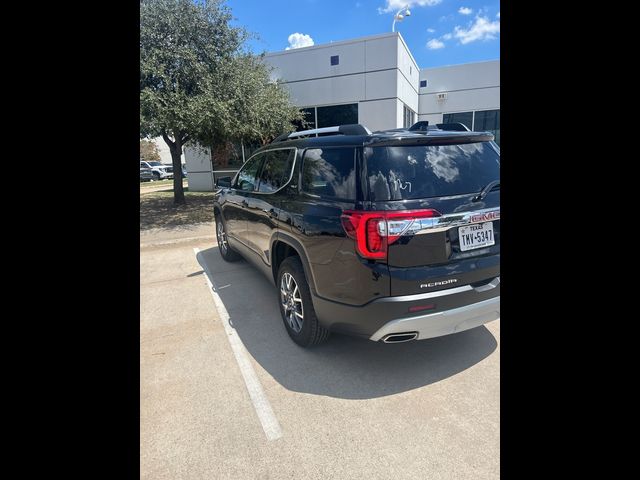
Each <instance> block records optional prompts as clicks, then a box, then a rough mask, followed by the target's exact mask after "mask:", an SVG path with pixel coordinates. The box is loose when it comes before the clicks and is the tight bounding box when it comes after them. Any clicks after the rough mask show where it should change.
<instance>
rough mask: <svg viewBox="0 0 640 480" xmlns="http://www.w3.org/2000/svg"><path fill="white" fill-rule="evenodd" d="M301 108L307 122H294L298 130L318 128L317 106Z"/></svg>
mask: <svg viewBox="0 0 640 480" xmlns="http://www.w3.org/2000/svg"><path fill="white" fill-rule="evenodd" d="M300 110H301V111H302V115H303V117H304V121H305V122H306V124H305V125H303V124H302V122H300V121H296V122H294V125H295V127H296V132H299V131H300V130H312V129H314V128H316V108H315V107H310V108H301V109H300Z"/></svg>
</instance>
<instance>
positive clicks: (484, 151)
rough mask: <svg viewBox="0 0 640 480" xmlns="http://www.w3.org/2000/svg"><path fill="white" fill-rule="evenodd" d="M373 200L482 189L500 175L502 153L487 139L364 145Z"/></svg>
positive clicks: (420, 196) (471, 191) (400, 198)
mask: <svg viewBox="0 0 640 480" xmlns="http://www.w3.org/2000/svg"><path fill="white" fill-rule="evenodd" d="M365 158H366V162H367V171H368V175H369V190H370V195H371V200H372V201H376V200H378V201H381V200H402V199H408V198H428V197H441V196H447V195H459V194H463V193H473V192H479V191H480V190H482V188H483V187H484V186H485V185H487V184H488V183H489V182H491V181H493V180H499V179H500V156H499V155H498V153H497V152H496V151H495V150H494V149H493V148H492V147H491V145H489V144H488V143H467V144H463V145H433V146H415V147H413V146H412V147H408V146H407V147H373V148H372V147H369V148H365Z"/></svg>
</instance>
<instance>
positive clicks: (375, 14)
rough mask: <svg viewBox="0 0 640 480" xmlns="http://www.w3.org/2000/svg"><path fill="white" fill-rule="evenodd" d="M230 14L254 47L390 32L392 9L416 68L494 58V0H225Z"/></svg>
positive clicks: (262, 48)
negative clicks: (403, 12) (405, 12)
mask: <svg viewBox="0 0 640 480" xmlns="http://www.w3.org/2000/svg"><path fill="white" fill-rule="evenodd" d="M227 5H228V6H229V7H230V8H231V11H232V14H233V16H234V17H235V20H234V21H233V24H235V25H242V26H243V27H245V28H246V29H247V30H249V31H250V32H252V33H253V34H256V35H257V37H258V38H255V39H252V40H250V41H249V47H250V48H251V50H252V51H253V52H254V53H262V52H276V51H280V50H285V49H289V48H296V47H305V46H309V45H320V44H324V43H330V42H332V41H334V42H336V41H340V40H348V39H352V38H357V37H364V36H368V35H375V34H379V33H385V32H391V25H392V23H393V15H394V14H395V13H396V12H397V11H398V10H399V9H401V8H403V7H404V6H405V5H408V6H409V10H410V11H411V15H410V16H408V17H405V18H404V20H402V21H401V22H396V31H397V32H400V33H401V34H402V37H403V38H404V40H405V42H406V43H407V45H408V46H409V50H411V53H412V54H413V56H414V58H415V60H416V62H417V63H418V66H419V67H420V68H426V67H438V66H442V65H456V64H460V63H469V62H478V61H483V60H496V59H499V58H500V2H499V0H464V1H459V0H357V1H356V0H341V1H340V0H295V1H292V0H227Z"/></svg>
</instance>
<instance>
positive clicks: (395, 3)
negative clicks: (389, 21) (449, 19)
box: [378, 0, 442, 13]
mask: <svg viewBox="0 0 640 480" xmlns="http://www.w3.org/2000/svg"><path fill="white" fill-rule="evenodd" d="M441 2H442V0H386V1H385V3H386V6H385V7H384V8H382V7H379V8H378V13H389V12H394V13H395V12H397V11H398V10H400V9H401V8H403V7H409V10H411V9H412V8H413V7H433V6H434V5H438V4H439V3H441Z"/></svg>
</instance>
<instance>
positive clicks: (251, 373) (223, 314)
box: [193, 248, 282, 440]
mask: <svg viewBox="0 0 640 480" xmlns="http://www.w3.org/2000/svg"><path fill="white" fill-rule="evenodd" d="M193 251H194V253H195V254H196V261H197V260H198V253H200V249H199V248H194V249H193ZM200 265H202V268H203V269H204V271H205V273H206V279H207V284H208V285H209V291H210V292H211V295H212V296H213V302H214V303H215V306H216V310H218V315H220V320H221V321H222V325H223V326H224V330H225V332H226V333H227V338H228V339H229V343H230V344H231V350H233V355H234V356H235V357H236V361H237V362H238V367H240V373H242V378H244V383H245V385H246V386H247V390H248V391H249V396H250V397H251V402H252V403H253V408H255V410H256V413H257V414H258V418H259V419H260V423H261V424H262V428H263V430H264V433H265V435H266V436H267V439H269V440H276V439H278V438H280V437H282V430H281V429H280V424H279V423H278V419H277V418H276V416H275V414H274V413H273V409H272V408H271V404H270V403H269V399H268V398H267V396H266V394H265V393H264V390H263V389H262V384H261V383H260V380H258V376H257V375H256V372H255V370H254V369H253V366H252V365H251V361H250V360H249V354H248V353H247V349H246V347H245V346H244V343H242V340H240V337H239V336H238V334H237V333H236V331H235V329H234V328H233V327H231V325H230V324H229V312H227V309H226V308H225V306H224V303H222V300H221V299H220V296H219V295H218V292H217V288H216V286H215V284H214V283H213V277H212V276H211V272H210V271H209V268H208V267H207V265H206V263H204V262H202V263H200Z"/></svg>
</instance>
